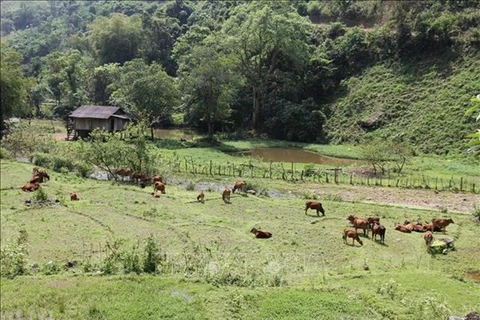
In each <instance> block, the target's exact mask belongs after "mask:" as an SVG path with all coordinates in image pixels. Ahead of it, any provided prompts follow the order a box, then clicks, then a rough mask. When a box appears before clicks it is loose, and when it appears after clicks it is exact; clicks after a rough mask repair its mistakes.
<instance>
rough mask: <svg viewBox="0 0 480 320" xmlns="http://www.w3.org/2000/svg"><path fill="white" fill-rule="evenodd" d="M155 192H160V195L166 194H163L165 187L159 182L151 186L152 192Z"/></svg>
mask: <svg viewBox="0 0 480 320" xmlns="http://www.w3.org/2000/svg"><path fill="white" fill-rule="evenodd" d="M157 190H158V191H160V192H161V193H162V194H165V193H166V192H165V185H164V184H163V183H161V182H158V181H157V182H155V183H154V184H153V192H155V191H157Z"/></svg>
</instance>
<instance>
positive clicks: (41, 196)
mask: <svg viewBox="0 0 480 320" xmlns="http://www.w3.org/2000/svg"><path fill="white" fill-rule="evenodd" d="M33 199H34V200H37V201H46V200H48V195H47V192H46V191H45V190H44V189H43V188H42V187H40V188H39V189H38V190H37V191H35V193H34V194H33Z"/></svg>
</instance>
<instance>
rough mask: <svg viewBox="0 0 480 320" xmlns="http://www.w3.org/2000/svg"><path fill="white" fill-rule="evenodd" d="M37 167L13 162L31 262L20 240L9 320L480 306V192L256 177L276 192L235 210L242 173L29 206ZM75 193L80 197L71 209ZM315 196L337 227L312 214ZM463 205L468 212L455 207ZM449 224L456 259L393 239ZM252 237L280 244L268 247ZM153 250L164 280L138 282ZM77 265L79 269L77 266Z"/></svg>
mask: <svg viewBox="0 0 480 320" xmlns="http://www.w3.org/2000/svg"><path fill="white" fill-rule="evenodd" d="M31 168H32V165H31V164H27V163H19V162H15V161H6V160H2V163H1V194H0V195H1V204H0V209H1V239H2V248H3V249H2V260H3V261H2V269H4V264H5V263H6V261H7V260H6V259H5V257H6V256H5V255H4V254H5V253H10V255H11V256H15V257H17V258H18V255H15V254H14V253H12V252H14V251H15V248H17V249H18V247H19V244H18V242H16V241H17V240H16V239H17V238H19V235H22V237H23V241H24V243H25V245H26V249H28V255H26V256H24V260H22V259H20V261H21V263H22V265H23V266H24V268H25V270H24V272H23V273H24V275H20V276H17V277H15V278H13V279H12V278H11V277H7V276H4V277H2V279H1V280H2V281H1V295H2V301H1V311H2V318H4V319H9V318H14V317H17V318H22V317H23V318H28V317H31V318H35V317H37V318H41V317H51V318H55V319H86V318H90V319H133V318H137V319H140V318H141V319H159V318H169V319H170V318H176V319H220V318H231V319H251V318H254V317H255V318H259V319H267V318H269V319H271V318H275V319H443V317H445V316H446V315H447V314H458V315H465V314H466V313H468V312H470V311H474V310H477V311H479V310H480V283H479V282H478V281H479V279H478V276H479V274H480V268H479V267H478V266H479V265H480V239H479V238H478V236H477V234H478V228H479V225H478V224H476V223H474V222H473V221H472V215H471V213H472V212H473V210H475V206H478V205H479V204H480V198H479V196H478V195H472V194H461V193H460V194H459V193H457V194H454V193H440V194H435V193H434V192H433V191H429V193H428V198H426V195H427V194H425V197H424V194H422V193H421V192H420V191H417V190H403V191H402V192H407V193H408V194H405V195H402V196H401V197H399V198H398V199H393V200H391V201H390V200H389V199H387V198H385V199H384V201H378V202H377V199H375V198H373V199H372V198H371V197H370V198H368V197H363V196H361V195H362V193H370V194H375V193H378V194H379V195H381V194H382V192H384V190H383V189H381V188H367V187H358V188H354V189H348V190H347V189H346V188H344V187H341V186H335V187H333V186H330V185H324V184H320V183H303V184H298V183H297V184H293V183H288V182H284V181H270V180H268V179H265V180H264V179H255V180H253V181H248V182H249V183H251V184H252V185H255V186H257V187H258V188H259V189H260V188H262V189H263V190H264V193H265V194H269V195H270V196H252V195H248V196H247V195H240V194H234V195H233V196H232V203H231V204H225V203H223V202H222V200H221V196H220V191H219V190H220V189H221V188H222V187H224V186H231V184H232V183H233V181H232V177H223V178H218V177H217V178H213V177H211V178H208V179H206V178H204V177H202V176H173V175H172V176H168V177H167V194H166V195H162V196H161V197H160V198H158V199H156V198H153V197H152V196H151V194H150V192H151V191H152V190H151V189H149V188H147V189H140V188H138V187H137V186H135V185H133V184H129V183H114V182H109V181H96V180H91V179H85V178H80V177H77V176H76V175H74V174H66V173H65V174H60V173H56V172H51V178H52V179H51V180H50V181H48V182H46V183H44V184H43V186H42V189H43V190H44V192H45V194H46V195H47V198H48V200H49V201H43V202H35V201H33V203H32V204H31V205H28V206H27V205H26V204H25V200H28V199H31V198H35V197H36V196H38V194H36V193H33V194H29V193H23V192H22V191H21V190H20V189H19V187H20V186H21V185H23V184H24V183H25V182H26V181H27V180H28V179H29V177H30V175H31ZM352 188H353V187H352ZM199 190H204V191H205V194H206V202H205V203H204V204H202V203H198V202H196V201H195V197H196V195H197V194H198V192H199ZM72 191H75V192H77V193H78V195H79V196H80V199H81V200H80V201H78V202H72V201H70V200H69V193H70V192H72ZM347 191H348V192H349V194H350V195H352V197H351V198H348V199H347V196H346V195H345V192H347ZM399 194H400V193H399ZM309 195H312V197H313V196H315V197H317V198H318V199H320V200H321V201H322V203H323V204H324V207H325V209H326V216H325V217H316V216H315V214H314V213H313V212H310V211H309V212H308V215H305V213H304V202H305V198H308V196H309ZM412 198H415V199H416V200H415V202H414V204H415V205H412V203H410V202H409V201H412V200H411V199H412ZM368 199H370V201H369V200H368ZM408 199H410V200H408ZM55 200H59V202H55ZM371 200H373V201H371ZM424 200H428V203H427V201H424ZM422 201H423V202H422ZM458 203H466V205H464V206H463V207H462V206H460V207H458V208H456V210H450V207H448V208H447V206H448V205H452V206H453V205H456V204H458ZM435 204H438V205H440V208H439V209H435V208H436V207H435ZM444 206H445V207H444ZM349 214H355V215H358V216H370V215H376V216H379V217H380V218H381V222H382V223H383V224H384V225H385V226H386V227H387V234H386V242H385V245H382V244H380V243H377V242H374V241H372V240H370V239H367V238H364V239H362V240H363V241H364V245H363V246H362V247H360V246H358V244H355V245H354V246H352V245H350V243H349V244H344V243H343V240H342V238H341V235H342V230H343V229H344V228H345V227H347V226H348V223H347V221H346V220H345V218H346V217H347V216H348V215H349ZM441 216H444V217H451V218H453V220H454V221H455V223H454V224H452V225H450V226H449V227H448V228H447V229H448V231H447V232H446V233H445V234H442V233H438V234H436V237H440V238H441V237H451V238H454V239H455V246H456V249H457V250H455V251H450V252H448V253H447V254H446V255H436V256H431V255H429V254H428V253H427V252H426V248H425V244H424V241H423V239H422V235H421V234H418V233H412V234H403V233H400V232H397V231H394V230H393V225H394V223H395V222H403V220H405V219H410V220H414V221H417V220H420V221H425V220H430V219H431V218H434V217H441ZM252 227H257V228H261V229H266V230H269V231H271V232H272V233H273V237H272V238H271V239H266V240H261V239H255V238H254V237H253V235H252V234H251V233H249V231H250V229H251V228H252ZM149 241H150V242H149ZM152 241H153V243H154V244H155V246H156V248H157V249H158V252H159V253H160V255H159V256H160V264H159V265H158V267H157V269H156V274H154V275H153V274H147V273H145V272H141V270H140V271H138V270H137V272H129V271H132V270H133V271H135V267H134V265H135V261H137V263H138V262H139V263H140V265H141V262H142V261H143V260H142V259H143V258H144V257H145V254H144V252H145V251H146V246H147V243H150V244H151V243H152ZM7 249H8V250H7ZM24 252H26V251H24ZM15 261H17V265H18V264H19V263H18V260H15ZM69 261H70V262H73V261H76V265H75V266H74V267H71V268H67V267H64V264H66V263H67V262H69ZM366 266H368V268H366ZM365 269H368V270H365ZM2 273H3V271H2Z"/></svg>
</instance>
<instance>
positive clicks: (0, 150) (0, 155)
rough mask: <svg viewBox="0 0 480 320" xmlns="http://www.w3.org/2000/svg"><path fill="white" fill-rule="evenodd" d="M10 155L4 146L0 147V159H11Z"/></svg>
mask: <svg viewBox="0 0 480 320" xmlns="http://www.w3.org/2000/svg"><path fill="white" fill-rule="evenodd" d="M11 158H12V155H11V154H10V152H9V151H8V150H7V149H5V148H4V147H0V159H11Z"/></svg>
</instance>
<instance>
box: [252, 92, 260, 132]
mask: <svg viewBox="0 0 480 320" xmlns="http://www.w3.org/2000/svg"><path fill="white" fill-rule="evenodd" d="M259 116H260V97H259V94H258V91H257V88H253V114H252V127H253V129H254V130H257V128H258V121H259V119H258V118H259Z"/></svg>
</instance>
